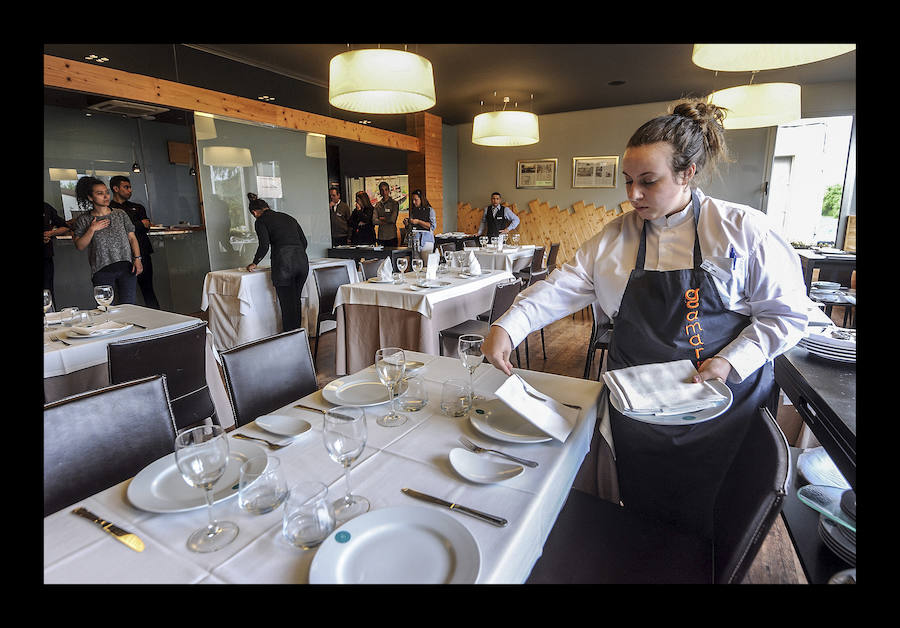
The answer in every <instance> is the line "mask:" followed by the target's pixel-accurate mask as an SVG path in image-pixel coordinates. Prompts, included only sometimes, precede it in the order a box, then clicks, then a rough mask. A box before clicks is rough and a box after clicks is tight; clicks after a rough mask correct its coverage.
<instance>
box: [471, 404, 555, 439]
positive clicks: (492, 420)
mask: <svg viewBox="0 0 900 628" xmlns="http://www.w3.org/2000/svg"><path fill="white" fill-rule="evenodd" d="M469 423H471V424H472V426H473V427H474V428H475V429H476V430H478V431H479V432H481V433H482V434H484V435H485V436H490V437H491V438H495V439H497V440H502V441H504V442H507V443H546V442H547V441H549V440H553V439H552V438H551V437H550V436H549V435H547V434H545V433H544V432H542V431H541V430H539V429H538V428H537V427H536V426H535V425H532V424H531V423H529V422H528V421H526V420H525V419H523V418H522V417H520V416H519V415H518V414H516V413H515V412H513V411H512V409H510V408H509V406H507V405H506V404H505V403H503V402H502V401H500V400H499V399H491V400H487V401H476V402H475V406H474V407H473V408H472V411H471V412H469Z"/></svg>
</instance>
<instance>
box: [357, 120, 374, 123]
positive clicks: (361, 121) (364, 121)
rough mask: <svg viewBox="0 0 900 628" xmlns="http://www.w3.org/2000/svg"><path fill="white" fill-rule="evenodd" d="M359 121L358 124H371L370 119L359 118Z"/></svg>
mask: <svg viewBox="0 0 900 628" xmlns="http://www.w3.org/2000/svg"><path fill="white" fill-rule="evenodd" d="M359 123H360V124H372V121H371V120H360V121H359Z"/></svg>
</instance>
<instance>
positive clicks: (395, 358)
mask: <svg viewBox="0 0 900 628" xmlns="http://www.w3.org/2000/svg"><path fill="white" fill-rule="evenodd" d="M375 372H376V373H378V379H380V380H381V383H382V384H384V385H385V386H387V388H388V394H389V395H390V398H391V411H390V412H389V413H388V414H386V415H384V416H381V417H378V418H377V419H375V422H376V423H377V424H378V425H381V426H382V427H395V426H397V425H403V424H404V423H406V417H405V416H403V415H402V414H397V408H396V405H395V401H396V397H395V395H396V393H397V386H398V385H399V384H400V382H401V381H403V376H404V375H405V374H406V354H405V353H404V352H403V349H400V348H398V347H386V348H383V349H379V350H378V351H376V352H375Z"/></svg>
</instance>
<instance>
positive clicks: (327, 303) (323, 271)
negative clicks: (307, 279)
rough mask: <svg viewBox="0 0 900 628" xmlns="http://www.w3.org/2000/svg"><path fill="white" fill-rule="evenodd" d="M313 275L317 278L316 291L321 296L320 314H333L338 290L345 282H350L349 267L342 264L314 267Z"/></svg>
mask: <svg viewBox="0 0 900 628" xmlns="http://www.w3.org/2000/svg"><path fill="white" fill-rule="evenodd" d="M313 276H315V278H316V293H317V296H318V297H319V316H320V317H321V316H322V315H323V314H331V311H332V310H333V309H334V300H335V299H336V298H337V291H338V289H339V288H340V287H341V286H343V285H344V284H348V283H350V273H349V271H348V270H347V267H346V266H345V265H343V264H341V265H340V266H325V267H324V268H313Z"/></svg>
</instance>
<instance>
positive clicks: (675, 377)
mask: <svg viewBox="0 0 900 628" xmlns="http://www.w3.org/2000/svg"><path fill="white" fill-rule="evenodd" d="M696 374H697V369H696V368H694V364H693V363H692V362H691V361H690V360H676V361H675V362H661V363H657V364H643V365H641V366H629V367H626V368H621V369H615V370H612V371H607V372H605V373H604V374H603V381H604V382H605V383H606V385H607V386H608V387H609V389H610V393H611V394H614V395H616V396H617V398H618V399H619V401H620V402H621V404H622V408H623V409H624V410H626V411H629V412H635V413H642V414H676V413H681V412H695V411H697V410H702V409H704V408H708V407H710V406H714V405H716V404H718V403H721V402H722V401H723V400H725V399H726V397H724V396H723V395H722V394H721V393H719V392H718V391H717V390H716V389H715V388H713V387H712V386H711V385H710V384H709V383H708V382H701V383H699V384H695V383H694V382H693V377H694V375H696Z"/></svg>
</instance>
